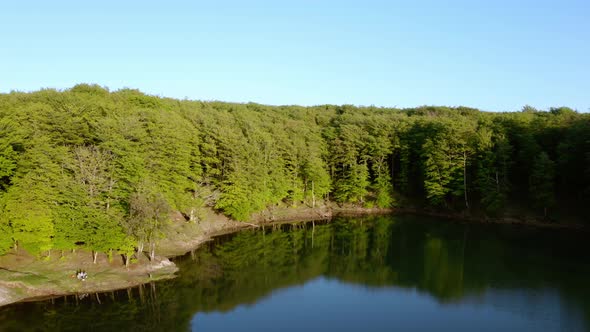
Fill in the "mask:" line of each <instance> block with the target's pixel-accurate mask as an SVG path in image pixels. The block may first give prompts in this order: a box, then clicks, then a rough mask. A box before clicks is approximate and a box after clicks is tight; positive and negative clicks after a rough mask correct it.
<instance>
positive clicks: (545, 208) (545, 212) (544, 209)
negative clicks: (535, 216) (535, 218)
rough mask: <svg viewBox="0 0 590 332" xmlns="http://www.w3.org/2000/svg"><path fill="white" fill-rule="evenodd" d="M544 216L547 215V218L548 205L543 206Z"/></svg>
mask: <svg viewBox="0 0 590 332" xmlns="http://www.w3.org/2000/svg"><path fill="white" fill-rule="evenodd" d="M543 216H544V217H545V219H546V218H547V207H544V208H543Z"/></svg>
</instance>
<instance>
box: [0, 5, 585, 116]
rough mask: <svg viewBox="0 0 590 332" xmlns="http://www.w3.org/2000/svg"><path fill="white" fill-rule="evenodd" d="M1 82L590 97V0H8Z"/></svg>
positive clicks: (256, 96)
mask: <svg viewBox="0 0 590 332" xmlns="http://www.w3.org/2000/svg"><path fill="white" fill-rule="evenodd" d="M0 36H1V39H0V41H1V42H0V92H9V91H11V90H21V91H30V90H37V89H39V88H42V87H51V88H58V89H64V88H68V87H71V86H73V85H74V84H76V83H81V82H87V83H97V84H100V85H103V86H107V87H109V88H110V89H111V90H116V89H119V88H122V87H130V88H138V89H140V90H142V91H144V92H146V93H149V94H155V95H162V96H167V97H177V98H184V97H187V98H189V99H201V100H223V101H236V102H248V101H253V102H259V103H265V104H301V105H315V104H324V103H332V104H345V103H348V104H355V105H376V106H397V107H411V106H419V105H449V106H456V105H465V106H472V107H478V108H481V109H484V110H495V111H513V110H519V109H520V108H521V107H522V106H523V105H525V104H530V105H532V106H534V107H538V108H542V109H545V108H548V107H550V106H561V105H566V106H570V107H572V108H576V109H578V110H579V111H584V112H587V111H588V109H589V108H590V1H589V0H577V1H571V0H562V1H558V0H555V1H543V0H536V1H529V0H511V1H505V0H494V1H478V0H469V1H467V0H465V1H456V0H450V1H438V0H437V1H434V0H433V1H370V0H363V1H360V0H359V1H345V0H340V1H320V0H315V1H313V0H298V1H279V0H275V1H257V0H252V1H176V0H166V1H164V0H162V1H123V0H120V1H110V0H109V1H106V0H101V1H80V0H77V1H59V0H56V1H26V0H18V1H16V0H14V1H4V2H3V3H2V4H0Z"/></svg>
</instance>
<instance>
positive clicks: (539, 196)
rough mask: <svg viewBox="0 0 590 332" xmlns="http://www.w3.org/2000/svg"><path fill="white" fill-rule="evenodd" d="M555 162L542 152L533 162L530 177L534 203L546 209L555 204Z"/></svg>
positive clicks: (530, 190)
mask: <svg viewBox="0 0 590 332" xmlns="http://www.w3.org/2000/svg"><path fill="white" fill-rule="evenodd" d="M554 178H555V163H554V162H553V161H552V160H551V159H549V156H548V155H547V153H545V152H541V153H540V154H539V155H538V156H537V157H536V158H535V160H534V162H533V169H532V172H531V177H530V180H529V181H530V187H529V192H530V195H531V198H532V200H533V204H534V205H535V206H536V207H538V208H542V209H544V210H545V212H544V214H545V216H547V209H548V208H550V207H553V205H554V204H555V193H554Z"/></svg>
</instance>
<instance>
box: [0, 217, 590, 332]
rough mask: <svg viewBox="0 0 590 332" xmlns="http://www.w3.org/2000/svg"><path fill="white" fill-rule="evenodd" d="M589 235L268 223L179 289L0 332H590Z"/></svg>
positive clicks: (70, 309) (71, 299) (100, 301)
mask: <svg viewBox="0 0 590 332" xmlns="http://www.w3.org/2000/svg"><path fill="white" fill-rule="evenodd" d="M587 238H588V234H577V233H575V232H573V231H560V230H547V229H531V228H525V227H522V226H506V225H485V224H477V225H475V224H463V223H458V222H449V221H445V220H441V219H431V218H424V217H418V216H404V215H394V216H373V217H360V218H335V219H333V220H331V221H329V222H325V221H324V222H313V223H312V222H306V223H295V224H282V225H271V226H266V227H264V228H257V229H251V230H245V231H241V232H239V233H236V234H231V235H225V236H220V237H217V238H215V239H214V241H211V242H209V243H207V244H206V245H204V246H202V247H201V248H199V249H197V250H195V251H194V252H192V253H190V254H187V255H185V256H183V257H178V258H176V259H175V262H176V263H177V264H178V265H179V267H180V271H179V273H178V278H176V279H172V280H168V281H161V282H155V283H152V284H148V285H144V286H141V287H136V288H133V289H127V290H122V291H116V292H110V293H102V294H82V295H79V296H67V297H60V298H55V299H52V300H46V301H39V302H29V303H18V304H14V305H10V306H6V307H2V308H0V331H19V332H20V331H478V332H481V331H568V332H575V331H590V286H589V284H588V282H589V281H590V259H589V257H588V244H587ZM90 277H91V276H90Z"/></svg>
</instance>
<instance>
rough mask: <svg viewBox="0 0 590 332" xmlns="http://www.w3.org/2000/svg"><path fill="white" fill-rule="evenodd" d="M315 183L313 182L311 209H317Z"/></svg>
mask: <svg viewBox="0 0 590 332" xmlns="http://www.w3.org/2000/svg"><path fill="white" fill-rule="evenodd" d="M314 189H315V188H314V183H313V181H311V207H312V208H315V191H314Z"/></svg>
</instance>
